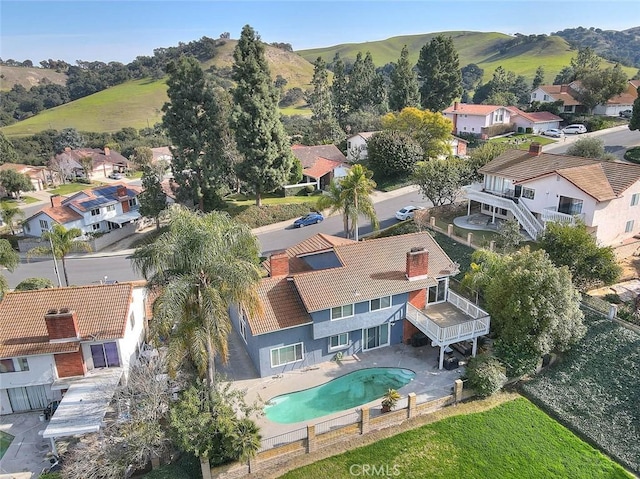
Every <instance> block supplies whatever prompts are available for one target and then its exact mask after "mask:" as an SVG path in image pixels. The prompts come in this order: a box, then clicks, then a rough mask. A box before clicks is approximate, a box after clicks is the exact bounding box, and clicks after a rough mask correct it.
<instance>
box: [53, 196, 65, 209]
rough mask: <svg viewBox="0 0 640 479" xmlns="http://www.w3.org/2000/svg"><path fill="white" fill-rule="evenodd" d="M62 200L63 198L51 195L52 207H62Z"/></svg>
mask: <svg viewBox="0 0 640 479" xmlns="http://www.w3.org/2000/svg"><path fill="white" fill-rule="evenodd" d="M62 200H63V197H62V196H60V195H51V206H52V207H54V208H55V207H57V206H62Z"/></svg>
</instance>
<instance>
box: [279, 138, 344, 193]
mask: <svg viewBox="0 0 640 479" xmlns="http://www.w3.org/2000/svg"><path fill="white" fill-rule="evenodd" d="M291 151H292V152H293V155H294V156H295V157H296V158H297V159H298V160H300V163H302V184H304V183H314V184H315V187H316V189H318V190H324V189H325V188H326V187H327V186H328V185H329V183H331V180H333V179H334V178H335V177H341V176H345V175H346V168H345V167H346V165H347V158H346V157H345V156H344V155H343V154H342V152H341V151H340V150H339V149H338V147H336V146H335V145H318V146H304V145H293V146H292V147H291Z"/></svg>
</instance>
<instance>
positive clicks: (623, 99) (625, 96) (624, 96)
mask: <svg viewBox="0 0 640 479" xmlns="http://www.w3.org/2000/svg"><path fill="white" fill-rule="evenodd" d="M638 84H640V80H630V81H629V82H628V83H627V88H626V90H625V91H623V92H622V93H621V94H620V95H616V96H614V97H613V98H610V99H609V100H607V105H633V102H634V101H635V100H636V98H638Z"/></svg>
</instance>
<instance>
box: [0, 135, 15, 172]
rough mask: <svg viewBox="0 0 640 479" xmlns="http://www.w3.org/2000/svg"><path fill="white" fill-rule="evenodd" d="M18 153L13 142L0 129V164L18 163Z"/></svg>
mask: <svg viewBox="0 0 640 479" xmlns="http://www.w3.org/2000/svg"><path fill="white" fill-rule="evenodd" d="M17 162H18V153H16V150H15V148H14V147H13V143H11V141H9V140H8V139H7V137H6V136H4V133H2V132H1V131H0V165H1V164H3V163H17Z"/></svg>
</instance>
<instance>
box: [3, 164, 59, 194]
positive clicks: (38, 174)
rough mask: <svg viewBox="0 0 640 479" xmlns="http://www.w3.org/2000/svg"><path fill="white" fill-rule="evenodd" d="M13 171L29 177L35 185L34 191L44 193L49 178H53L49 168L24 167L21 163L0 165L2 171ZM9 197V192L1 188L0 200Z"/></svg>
mask: <svg viewBox="0 0 640 479" xmlns="http://www.w3.org/2000/svg"><path fill="white" fill-rule="evenodd" d="M7 170H13V171H15V172H17V173H21V174H23V175H27V176H28V177H29V179H30V180H31V184H32V185H33V189H34V191H42V190H44V189H45V188H46V186H47V183H49V182H50V181H48V178H50V177H51V172H50V171H48V170H47V168H45V167H43V166H31V165H22V164H19V163H5V164H3V165H0V171H7ZM4 196H7V192H6V191H5V189H4V187H2V186H0V198H2V197H4Z"/></svg>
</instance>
